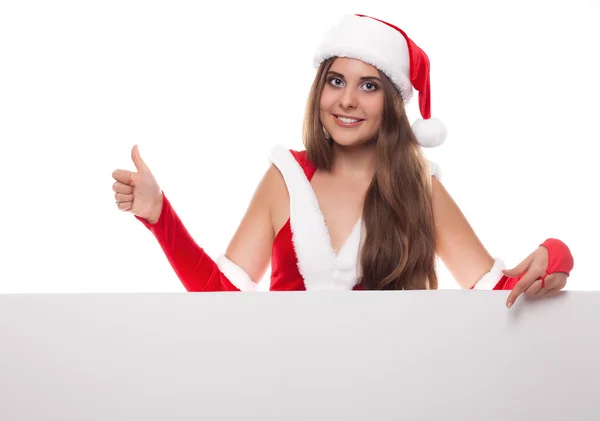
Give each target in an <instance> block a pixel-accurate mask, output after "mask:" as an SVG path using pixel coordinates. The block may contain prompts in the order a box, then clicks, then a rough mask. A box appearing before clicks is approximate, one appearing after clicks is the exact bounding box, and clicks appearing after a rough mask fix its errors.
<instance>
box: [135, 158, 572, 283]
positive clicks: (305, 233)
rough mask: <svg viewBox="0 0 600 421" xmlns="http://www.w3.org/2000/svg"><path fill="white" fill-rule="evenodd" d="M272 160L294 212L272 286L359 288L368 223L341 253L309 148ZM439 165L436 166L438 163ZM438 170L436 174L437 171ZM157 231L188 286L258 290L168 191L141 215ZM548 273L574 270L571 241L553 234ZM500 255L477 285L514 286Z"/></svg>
mask: <svg viewBox="0 0 600 421" xmlns="http://www.w3.org/2000/svg"><path fill="white" fill-rule="evenodd" d="M271 161H272V162H273V164H274V165H275V166H276V167H277V168H278V169H279V171H280V172H281V174H282V175H283V178H284V181H285V183H286V186H287V189H288V192H289V196H290V217H289V219H288V220H287V222H286V223H285V225H284V226H283V227H282V228H281V229H280V231H279V232H278V233H277V235H276V236H275V239H274V242H273V249H272V256H271V284H270V290H271V291H302V290H346V291H349V290H358V289H361V287H360V284H359V283H358V279H359V277H360V265H359V264H358V257H359V250H360V246H361V240H362V237H363V236H362V234H363V232H364V227H363V224H362V220H361V219H359V220H358V221H357V222H356V224H355V226H354V229H353V230H352V232H351V234H350V235H349V237H348V238H347V240H346V242H345V243H344V245H343V246H342V248H341V249H340V251H339V253H338V254H337V255H336V254H335V252H334V250H333V247H332V246H331V238H330V236H329V232H328V230H327V226H326V224H325V218H324V217H323V214H322V212H321V210H320V208H319V203H318V200H317V197H316V195H315V192H314V190H313V188H312V186H311V184H310V180H311V179H312V177H313V175H314V173H315V167H314V165H313V164H312V163H311V162H310V161H309V160H308V159H307V157H306V151H301V152H298V151H292V150H288V149H284V148H282V147H275V148H273V150H272V151H271ZM432 169H433V170H435V167H434V166H432ZM433 170H432V173H433V175H435V172H434V171H433ZM136 218H137V219H138V220H139V221H141V222H142V223H143V224H144V225H145V226H146V227H147V228H148V229H149V230H150V231H151V232H152V233H153V234H154V236H155V237H156V239H157V240H158V242H159V244H160V246H161V247H162V249H163V251H164V253H165V255H166V257H167V259H168V260H169V262H170V264H171V266H172V267H173V269H174V270H175V273H176V274H177V276H178V277H179V279H180V280H181V282H182V284H183V285H184V287H185V288H186V290H187V291H252V290H256V286H257V284H256V283H255V282H253V281H252V280H251V279H250V277H249V276H248V275H247V274H246V273H245V271H244V270H243V269H242V268H240V267H239V266H237V265H236V264H235V263H233V262H231V261H230V260H229V259H227V258H226V257H225V256H223V255H222V256H220V257H219V258H218V259H217V261H216V262H215V261H214V260H212V259H211V258H210V257H209V256H208V255H207V254H206V253H205V252H204V250H203V249H202V248H201V247H200V246H198V244H196V242H195V241H194V240H193V238H192V237H191V236H190V234H189V233H188V231H187V230H186V228H185V226H184V225H183V223H182V222H181V220H180V219H179V217H178V216H177V214H176V213H175V210H174V209H173V207H172V206H171V204H170V203H169V201H168V199H167V198H166V196H165V195H164V192H163V206H162V211H161V215H160V217H159V219H158V221H157V222H156V223H154V224H150V223H148V221H146V220H145V219H143V218H140V217H138V216H136ZM544 245H545V246H546V247H548V248H549V257H550V259H549V265H548V273H552V272H555V271H559V270H560V271H566V272H567V273H568V271H569V270H570V269H571V268H572V257H571V255H570V252H569V250H568V248H567V247H566V245H564V243H562V242H560V241H559V240H554V239H549V240H546V242H545V243H544ZM502 268H503V265H502V263H501V261H500V260H496V263H495V264H494V267H493V268H491V269H490V272H489V273H488V274H486V275H485V276H484V277H483V278H482V279H481V280H480V281H479V282H478V283H477V285H476V287H475V289H512V288H513V287H514V285H515V284H516V282H517V281H518V280H519V279H520V278H508V277H506V276H504V275H503V274H502V272H501V269H502Z"/></svg>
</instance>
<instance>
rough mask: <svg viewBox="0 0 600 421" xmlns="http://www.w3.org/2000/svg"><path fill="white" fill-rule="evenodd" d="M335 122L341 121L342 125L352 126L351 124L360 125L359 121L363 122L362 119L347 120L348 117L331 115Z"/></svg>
mask: <svg viewBox="0 0 600 421" xmlns="http://www.w3.org/2000/svg"><path fill="white" fill-rule="evenodd" d="M333 116H334V117H335V118H336V119H337V120H339V121H341V122H342V123H345V124H352V123H360V122H361V121H365V120H364V119H363V118H349V117H341V116H339V115H335V114H334V115H333Z"/></svg>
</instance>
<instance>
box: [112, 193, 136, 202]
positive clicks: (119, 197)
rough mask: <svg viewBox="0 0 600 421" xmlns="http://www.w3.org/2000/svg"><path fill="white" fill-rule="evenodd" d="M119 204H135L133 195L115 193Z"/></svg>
mask: <svg viewBox="0 0 600 421" xmlns="http://www.w3.org/2000/svg"><path fill="white" fill-rule="evenodd" d="M115 199H116V200H117V202H133V195H132V194H123V193H115Z"/></svg>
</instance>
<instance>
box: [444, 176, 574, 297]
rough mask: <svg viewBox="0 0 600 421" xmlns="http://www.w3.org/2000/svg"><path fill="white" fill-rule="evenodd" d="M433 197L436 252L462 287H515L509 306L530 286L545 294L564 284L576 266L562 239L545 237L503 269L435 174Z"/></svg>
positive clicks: (499, 261)
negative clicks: (517, 261)
mask: <svg viewBox="0 0 600 421" xmlns="http://www.w3.org/2000/svg"><path fill="white" fill-rule="evenodd" d="M432 200H433V211H434V217H435V223H436V233H437V237H438V246H437V253H438V255H439V256H440V258H441V259H442V261H443V262H444V264H445V265H446V267H447V268H448V270H449V271H450V273H451V274H452V276H453V277H454V278H455V279H456V281H457V282H458V284H459V285H460V286H461V287H462V288H465V289H473V288H475V289H504V290H513V289H514V293H512V294H510V295H509V298H508V300H507V306H508V307H510V306H511V305H512V303H513V302H514V300H516V298H517V297H518V296H519V295H520V294H521V293H522V292H526V291H527V290H528V289H529V288H531V293H532V294H536V293H538V292H540V293H541V294H542V295H543V294H544V293H546V292H547V290H553V289H554V290H555V289H557V288H558V289H560V288H562V287H564V283H565V282H566V277H568V276H569V274H570V271H571V270H572V269H573V257H572V255H571V252H570V250H569V248H568V247H567V246H566V244H564V243H563V242H562V241H560V240H557V239H553V238H549V239H547V240H545V241H544V242H543V243H542V244H540V245H539V247H538V248H537V249H536V250H535V251H534V252H533V253H531V254H530V255H529V256H528V257H527V258H526V259H525V260H523V262H521V263H520V264H519V265H518V266H517V267H516V268H515V269H512V270H510V271H504V270H503V269H504V263H503V262H502V260H500V259H497V258H496V259H495V258H493V257H492V256H491V255H490V254H489V253H488V251H487V250H486V249H485V247H484V246H483V244H482V243H481V241H480V240H479V239H478V238H477V236H476V235H475V232H474V231H473V229H472V228H471V226H470V224H469V223H468V221H467V219H466V218H465V216H464V215H463V213H462V212H461V210H460V209H459V207H458V206H457V204H456V203H455V202H454V200H453V199H452V197H451V196H450V194H449V193H448V192H447V191H446V189H445V188H444V186H443V185H442V183H441V182H440V181H439V180H438V179H437V178H436V177H432ZM559 273H560V274H563V275H558V274H559ZM552 274H557V275H555V276H553V278H552V282H551V283H550V284H551V285H549V286H548V288H546V286H545V285H544V282H545V277H546V276H547V275H552ZM538 279H540V280H539V281H538ZM536 282H537V284H535V283H536Z"/></svg>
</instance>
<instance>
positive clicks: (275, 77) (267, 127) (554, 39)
mask: <svg viewBox="0 0 600 421" xmlns="http://www.w3.org/2000/svg"><path fill="white" fill-rule="evenodd" d="M344 13H363V14H367V15H371V16H375V17H378V18H381V19H384V20H387V21H389V22H392V23H394V24H396V25H397V26H399V27H401V28H403V29H404V30H405V31H406V32H407V34H408V35H409V36H410V37H411V38H412V39H413V40H414V41H415V42H416V43H417V44H418V45H419V46H420V47H421V48H423V49H424V50H425V52H426V53H427V54H428V55H429V57H430V60H431V66H432V68H431V71H432V74H431V83H432V98H431V99H432V113H433V116H435V117H438V118H440V119H442V120H443V121H444V122H445V124H446V125H447V127H448V130H449V136H448V140H447V142H446V144H445V145H443V146H442V147H440V148H437V149H434V150H427V151H426V153H427V155H428V157H429V158H430V159H431V160H433V161H435V162H437V163H439V164H440V165H441V167H442V171H443V179H442V181H443V182H444V184H445V185H446V187H447V188H448V190H449V191H450V192H451V194H452V195H453V197H454V198H455V200H456V201H457V203H458V204H459V206H460V207H461V209H462V210H463V211H464V213H465V214H466V216H467V218H468V219H469V221H470V222H471V223H472V225H473V227H474V228H475V230H476V232H477V234H478V235H479V237H480V238H481V239H482V241H483V243H484V244H485V246H486V247H487V249H488V250H489V251H490V252H491V253H492V254H493V255H494V256H499V257H502V258H503V259H504V260H505V261H506V262H507V264H508V265H509V266H513V265H516V264H517V263H519V262H520V261H521V260H522V259H524V258H525V257H526V256H527V255H528V254H529V253H530V252H531V251H533V250H534V249H535V248H536V247H537V246H538V244H539V243H541V242H542V241H543V240H544V239H546V238H548V237H556V238H560V239H562V240H563V241H565V242H566V243H567V244H568V245H569V246H570V248H571V251H572V252H573V255H574V256H575V269H574V270H573V272H572V276H571V278H570V280H569V283H568V285H567V289H571V290H598V289H600V287H599V285H600V280H599V279H598V277H597V274H596V261H597V259H598V250H599V247H598V243H597V239H598V238H599V237H600V227H599V224H598V218H597V214H598V211H597V209H596V208H595V207H594V205H593V204H594V203H596V202H597V200H596V199H597V198H596V194H597V191H598V189H597V187H596V186H597V182H596V173H597V171H596V170H595V166H596V162H597V157H596V154H597V152H596V150H597V144H598V141H599V140H600V135H599V134H598V131H597V124H594V122H595V121H597V120H598V108H599V107H598V97H599V95H600V84H599V82H598V80H599V75H600V63H599V61H600V59H599V55H598V44H599V42H600V29H599V28H600V25H599V21H600V6H599V4H598V2H597V1H593V0H588V1H582V0H570V1H568V2H567V1H566V0H563V1H511V2H508V1H502V2H495V3H492V2H483V3H482V2H465V1H463V2H457V1H453V2H446V1H438V2H432V1H418V2H415V1H404V2H402V1H396V2H390V1H389V0H384V1H377V2H376V1H373V0H369V1H344V2H339V1H330V0H325V1H319V2H316V1H311V2H308V1H303V2H295V3H292V4H290V3H288V2H279V3H273V4H272V5H271V3H270V2H264V1H263V2H258V1H254V2H242V1H240V2H228V1H221V2H212V3H203V2H198V1H187V2H183V1H169V2H156V1H130V0H119V1H97V2H90V1H86V2H76V1H70V2H68V1H62V0H61V1H58V0H56V1H53V2H41V1H38V2H32V1H5V2H3V3H1V4H0V142H1V149H0V177H1V180H2V193H3V194H2V203H1V206H0V221H1V222H2V230H1V231H0V248H1V254H0V293H31V292H109V291H110V292H133V291H142V292H143V291H182V290H183V287H182V286H181V284H180V282H179V280H178V279H177V277H176V275H175V273H174V272H173V270H172V269H171V267H170V266H169V263H168V261H167V260H166V258H165V257H164V254H163V252H162V250H161V249H160V247H159V246H158V243H157V242H156V240H155V239H154V237H153V236H152V234H151V233H150V232H149V231H148V230H146V228H145V227H143V225H142V224H141V223H140V222H138V221H136V220H135V219H134V217H133V216H132V215H130V214H126V213H122V212H120V211H119V210H117V208H116V207H115V205H114V197H113V191H112V188H111V186H112V183H113V180H112V178H111V173H112V171H113V170H114V169H117V168H125V169H130V170H133V169H134V168H135V167H134V166H133V163H132V162H131V159H130V150H131V147H132V146H133V145H134V144H136V143H138V144H139V146H140V152H141V154H142V157H143V158H144V160H145V161H146V163H147V164H148V165H149V166H150V168H151V169H152V170H153V173H154V174H155V176H156V177H157V179H158V181H159V183H160V185H161V188H162V189H163V190H164V191H165V193H166V195H167V197H169V199H170V200H171V202H172V204H173V206H174V207H175V210H176V211H177V213H178V214H179V215H180V217H181V218H182V220H183V222H184V224H185V225H186V227H187V228H188V230H189V231H190V232H191V233H192V235H193V236H194V238H195V239H196V240H197V242H198V243H199V244H200V245H201V246H203V247H204V248H205V250H206V251H207V252H208V253H209V254H210V255H211V256H212V257H213V258H216V257H217V256H218V255H219V254H220V253H222V252H223V251H224V250H225V249H226V247H227V244H228V242H229V240H230V238H231V236H232V235H233V232H234V231H235V229H236V227H237V224H238V223H239V221H240V219H241V217H242V215H243V214H244V212H245V209H246V206H247V204H248V201H249V199H250V197H251V195H252V194H253V192H254V189H255V187H256V184H257V183H258V181H259V179H260V178H261V177H262V175H263V173H264V171H265V170H266V168H267V167H268V164H269V163H268V157H267V155H268V151H269V149H270V148H271V146H272V145H274V144H275V143H279V144H282V145H284V146H286V147H289V148H294V149H301V148H302V143H301V137H300V130H301V124H302V118H303V112H304V105H305V101H306V96H307V93H308V91H309V88H310V84H311V81H312V78H313V76H314V68H312V66H311V59H312V53H313V51H314V49H315V48H316V46H317V44H318V42H319V40H320V39H321V37H322V35H323V33H324V32H325V31H326V30H327V29H328V27H329V26H330V25H331V24H333V23H335V22H336V21H337V19H338V18H339V17H340V16H341V15H342V14H344ZM408 107H409V113H410V116H411V119H415V118H417V117H419V115H418V108H417V102H416V101H415V100H413V101H412V102H411V103H410V104H409V106H408ZM440 275H441V281H440V288H456V285H455V282H454V281H453V279H452V278H451V277H450V276H449V274H448V273H447V272H446V270H445V268H444V267H443V266H442V267H441V269H440ZM266 287H267V285H266V283H265V282H263V284H262V288H263V289H265V288H266Z"/></svg>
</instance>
